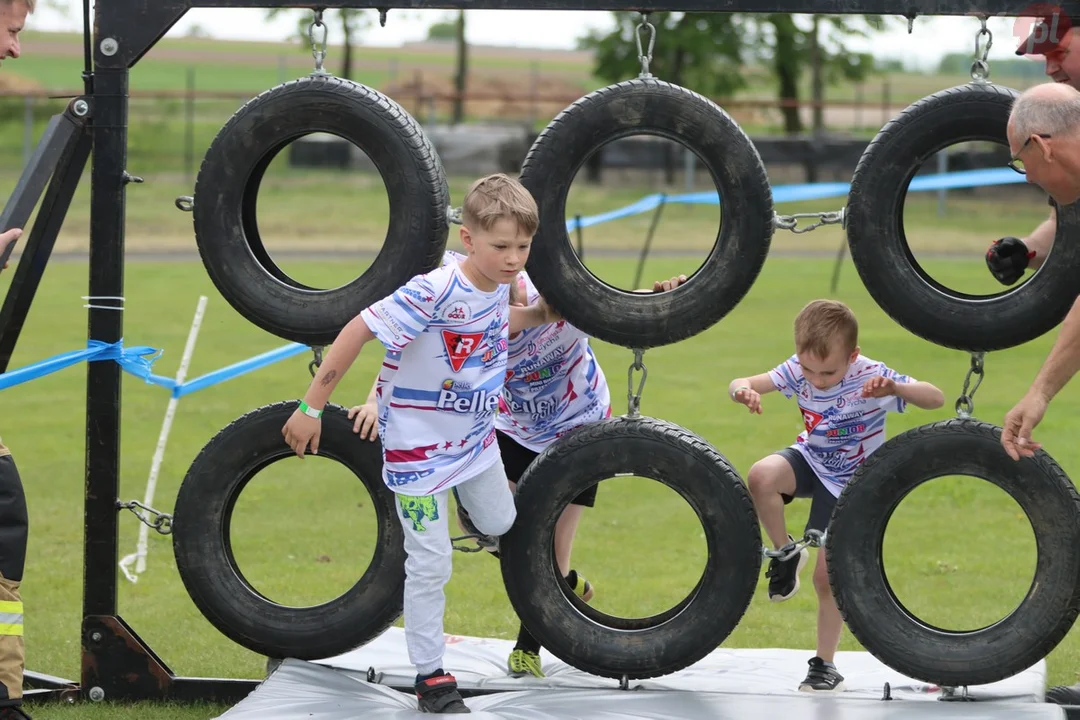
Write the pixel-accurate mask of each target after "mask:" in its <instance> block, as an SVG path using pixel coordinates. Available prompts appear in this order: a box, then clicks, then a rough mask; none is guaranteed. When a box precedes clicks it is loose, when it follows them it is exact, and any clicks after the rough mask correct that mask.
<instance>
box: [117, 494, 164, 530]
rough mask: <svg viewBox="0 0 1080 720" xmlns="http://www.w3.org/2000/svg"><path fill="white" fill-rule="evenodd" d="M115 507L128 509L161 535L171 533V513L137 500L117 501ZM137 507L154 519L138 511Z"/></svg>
mask: <svg viewBox="0 0 1080 720" xmlns="http://www.w3.org/2000/svg"><path fill="white" fill-rule="evenodd" d="M137 508H138V509H137ZM116 509H117V510H130V511H131V512H133V513H134V514H135V517H137V518H139V520H142V521H143V523H145V524H146V525H149V526H150V527H152V528H153V529H155V530H157V531H158V532H159V533H161V534H162V535H169V534H171V533H172V515H170V514H168V513H163V512H159V511H157V510H155V509H154V508H152V507H150V506H149V505H143V504H142V503H141V502H139V501H138V500H131V501H129V502H126V503H122V502H117V504H116ZM139 509H142V510H145V511H146V512H148V513H150V514H151V515H154V516H155V517H154V519H153V520H150V519H149V518H148V517H146V516H145V515H143V514H142V513H141V512H139Z"/></svg>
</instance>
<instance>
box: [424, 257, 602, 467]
mask: <svg viewBox="0 0 1080 720" xmlns="http://www.w3.org/2000/svg"><path fill="white" fill-rule="evenodd" d="M462 257H463V256H462V255H459V254H457V253H454V252H452V251H447V253H446V255H445V256H444V257H443V262H444V263H450V262H453V261H454V260H460V259H462ZM518 282H519V287H520V288H521V289H522V290H523V293H522V294H523V295H524V296H525V297H526V298H527V299H526V304H528V305H534V304H535V303H537V302H538V301H539V300H540V291H539V290H537V289H536V286H535V285H533V283H532V280H531V279H530V278H529V276H528V275H527V274H526V273H525V271H522V272H520V273H518ZM610 415H611V396H610V393H609V391H608V384H607V379H606V378H605V377H604V372H603V370H601V369H600V364H599V363H598V362H597V361H596V356H595V355H594V354H593V351H592V348H591V347H590V346H589V336H588V335H586V334H585V333H583V332H582V331H580V330H578V329H577V328H576V327H574V326H573V325H571V324H570V323H568V322H566V321H564V320H560V321H559V322H555V323H550V324H547V325H541V326H539V327H534V328H529V329H527V330H524V331H522V332H521V333H520V334H518V335H517V336H516V337H514V338H513V339H511V340H510V349H509V355H508V359H507V362H506V378H505V385H504V387H503V391H502V401H501V402H500V403H499V416H498V417H497V418H495V427H496V428H497V429H498V430H499V431H501V432H503V433H506V434H507V435H510V436H511V437H513V438H514V439H515V440H516V441H517V442H518V443H519V444H520V445H522V446H524V447H527V448H529V449H530V450H532V451H534V452H543V450H544V448H546V447H547V446H548V445H550V444H551V443H553V442H554V441H555V440H557V439H559V438H560V437H562V436H563V435H565V434H566V433H568V432H569V431H571V430H573V429H574V428H576V427H578V426H579V425H583V424H585V423H590V422H595V421H597V420H602V419H604V418H606V417H608V416H610Z"/></svg>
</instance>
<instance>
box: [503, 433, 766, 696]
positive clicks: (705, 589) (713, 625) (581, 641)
mask: <svg viewBox="0 0 1080 720" xmlns="http://www.w3.org/2000/svg"><path fill="white" fill-rule="evenodd" d="M620 474H622V475H637V476H641V477H648V478H652V479H654V480H657V481H659V482H661V483H663V484H664V485H666V486H668V487H670V488H672V489H673V490H675V491H676V492H678V493H679V495H680V496H682V498H683V499H684V500H685V501H686V502H687V503H688V504H689V505H690V507H691V508H693V510H694V512H695V513H696V514H697V516H698V519H699V520H700V521H701V523H702V529H703V534H704V537H705V541H706V544H707V546H708V560H707V561H706V566H705V570H704V572H703V574H702V577H701V579H700V580H699V581H698V583H697V586H696V587H695V588H694V590H693V591H692V592H691V593H690V595H689V596H688V597H687V598H686V599H684V600H683V601H681V602H680V603H679V604H678V605H677V606H676V607H674V608H672V609H670V610H668V611H666V612H664V613H661V614H659V615H656V616H654V617H651V618H617V617H614V616H611V615H607V614H606V613H603V612H601V611H599V610H597V609H596V608H592V607H590V606H589V605H586V604H585V603H584V602H582V601H581V600H580V598H578V597H577V596H576V595H575V594H574V593H572V592H570V591H569V588H568V587H567V586H566V581H565V580H564V579H563V578H562V576H561V575H560V574H559V572H558V571H557V568H556V565H555V561H554V557H553V552H552V547H553V546H552V543H553V541H554V532H555V523H556V521H557V519H558V518H559V516H560V515H561V514H562V511H563V509H564V508H565V507H566V506H567V505H568V504H569V503H570V502H571V501H572V500H573V499H574V498H575V497H577V495H578V494H579V493H580V492H581V491H583V490H585V489H587V488H589V487H591V486H592V485H594V484H596V483H597V482H599V481H601V480H604V479H606V478H610V477H614V476H617V475H620ZM516 503H517V509H518V515H517V520H515V522H514V526H513V527H512V528H511V529H510V531H509V532H508V533H507V534H506V535H504V536H503V537H502V539H501V541H500V555H501V558H500V561H501V563H502V574H503V581H504V583H505V585H506V592H507V595H508V597H509V598H510V602H511V604H512V605H513V607H514V610H515V611H516V612H517V615H518V617H519V618H520V619H521V622H522V623H523V624H524V625H525V627H526V628H528V629H529V631H530V632H531V633H532V634H533V635H534V636H535V637H536V639H537V640H538V641H539V642H540V643H541V644H542V645H543V646H544V648H546V649H547V650H548V651H549V652H551V653H552V654H553V655H555V656H556V657H558V658H559V659H561V660H563V661H564V662H566V663H568V664H570V665H573V666H574V667H576V668H578V669H579V670H583V671H585V672H588V673H592V674H594V675H600V676H603V677H612V678H621V677H622V676H623V675H626V676H627V677H628V678H649V677H658V676H660V675H666V674H668V673H672V672H676V671H678V670H680V669H682V668H685V667H687V666H689V665H692V664H693V663H695V662H697V661H698V660H700V659H701V658H703V657H705V655H707V654H708V653H710V652H712V651H713V650H715V649H716V647H717V646H718V645H720V643H722V642H723V641H724V639H725V638H727V637H728V635H730V634H731V632H732V631H733V630H734V629H735V627H736V625H738V623H739V622H740V620H741V619H742V617H743V614H744V613H745V612H746V609H747V607H748V606H749V604H750V601H751V599H752V598H753V595H754V590H755V588H756V586H757V579H758V574H759V571H760V569H761V558H762V544H761V532H760V530H759V528H758V522H757V516H756V515H755V513H754V507H753V503H752V501H751V498H750V494H749V492H748V491H747V489H746V486H745V485H744V484H743V482H742V479H741V478H740V477H739V474H738V473H737V472H736V471H735V469H734V468H733V467H732V466H731V465H730V464H729V463H728V461H727V460H726V459H725V458H724V457H723V456H722V455H721V454H720V453H719V452H717V451H716V450H715V449H713V448H712V447H711V446H709V445H708V444H707V443H706V442H705V441H704V440H702V439H701V438H700V437H698V436H696V435H694V434H693V433H691V432H690V431H688V430H686V429H684V428H681V427H679V426H677V425H674V424H672V423H669V422H665V421H663V420H657V419H654V418H647V417H639V418H627V417H617V418H609V419H607V420H601V421H599V422H596V423H591V424H588V425H585V426H582V427H581V428H579V429H577V430H574V431H573V432H572V433H570V434H569V435H566V436H564V437H563V438H560V439H559V440H557V441H556V442H555V443H553V444H552V445H550V446H549V447H548V448H547V449H546V450H544V452H542V453H541V454H540V455H539V456H538V457H537V458H536V459H535V460H534V461H533V462H532V464H531V465H530V466H529V469H528V470H527V471H526V472H525V474H524V475H523V476H522V478H521V481H520V482H519V483H518V486H517V494H516Z"/></svg>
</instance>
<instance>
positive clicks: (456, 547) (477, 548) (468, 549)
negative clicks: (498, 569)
mask: <svg viewBox="0 0 1080 720" xmlns="http://www.w3.org/2000/svg"><path fill="white" fill-rule="evenodd" d="M481 537H483V536H482V535H459V536H457V537H452V538H450V547H452V548H453V549H454V550H457V551H459V552H466V553H475V552H480V551H481V550H484V549H485V548H484V546H483V545H481V544H480V543H479V542H478V543H476V545H475V546H473V547H469V546H466V545H455V544H454V543H457V542H460V541H462V540H479V539H480V538H481Z"/></svg>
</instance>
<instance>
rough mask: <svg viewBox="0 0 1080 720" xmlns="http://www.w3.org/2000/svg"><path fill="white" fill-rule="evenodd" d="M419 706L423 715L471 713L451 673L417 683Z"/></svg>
mask: <svg viewBox="0 0 1080 720" xmlns="http://www.w3.org/2000/svg"><path fill="white" fill-rule="evenodd" d="M415 689H416V701H417V706H418V708H419V710H420V712H422V713H440V714H441V713H471V712H472V711H471V710H469V708H467V707H466V706H465V701H464V700H462V699H461V693H460V692H458V688H457V681H456V680H455V679H454V676H453V675H451V674H450V673H445V674H439V675H436V676H434V677H429V678H427V679H425V680H421V681H419V682H417V683H416V685H415Z"/></svg>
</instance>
